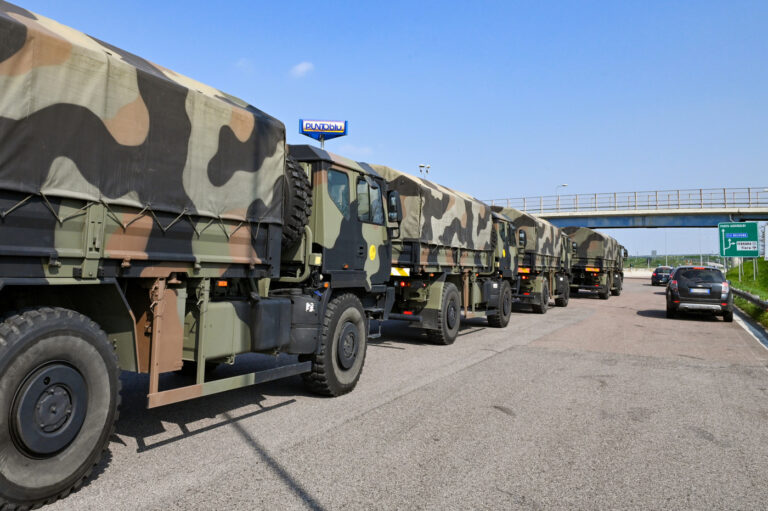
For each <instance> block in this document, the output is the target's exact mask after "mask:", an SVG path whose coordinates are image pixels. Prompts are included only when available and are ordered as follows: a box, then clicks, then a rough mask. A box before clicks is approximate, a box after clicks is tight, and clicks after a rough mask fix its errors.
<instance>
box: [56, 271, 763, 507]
mask: <svg viewBox="0 0 768 511" xmlns="http://www.w3.org/2000/svg"><path fill="white" fill-rule="evenodd" d="M385 334H386V335H385V336H384V338H382V339H379V340H376V341H375V342H374V343H373V344H371V345H370V347H369V349H368V358H367V360H366V364H365V369H364V371H363V376H362V378H361V380H360V383H359V385H358V387H357V389H356V390H355V391H354V392H352V393H351V394H349V395H346V396H343V397H341V398H336V399H323V398H318V397H314V396H312V395H310V394H307V393H306V392H305V391H304V390H303V388H302V386H301V381H300V379H298V378H292V379H288V380H282V381H280V382H275V383H271V384H267V385H261V386H257V387H251V388H248V389H241V390H237V391H232V392H229V393H224V394H220V395H218V396H211V397H208V398H203V399H200V400H197V401H191V402H186V403H180V404H176V405H171V406H168V407H164V408H160V409H155V410H145V409H144V400H143V395H144V393H145V392H146V383H147V381H146V378H145V377H142V376H137V375H124V376H123V387H124V389H123V410H122V413H121V418H120V421H119V423H118V427H117V435H116V436H115V437H114V438H113V441H112V443H111V444H110V452H109V455H108V456H107V458H106V460H105V462H104V463H102V464H101V465H100V466H99V467H98V470H97V474H96V477H95V478H94V479H92V480H91V481H90V482H89V483H88V484H87V485H86V486H84V487H83V488H82V489H81V490H80V491H78V492H76V493H74V494H72V495H71V496H69V497H68V498H66V499H64V500H61V501H59V502H57V503H55V504H53V505H52V506H49V508H50V509H78V510H82V509H131V510H132V509H184V510H188V509H213V508H220V509H249V510H250V509H270V510H272V509H304V508H313V509H355V510H357V509H371V508H373V509H715V508H716V509H724V508H728V509H765V508H766V506H768V483H767V482H766V475H768V369H766V366H767V365H768V349H766V348H764V347H762V346H761V345H760V344H758V342H757V341H756V340H755V339H754V338H753V337H751V335H750V334H749V333H747V332H746V331H745V330H744V329H743V328H741V327H740V326H739V325H738V324H737V323H731V324H726V323H724V322H722V320H721V319H719V318H717V319H716V318H684V319H675V320H667V319H665V318H664V296H663V293H662V288H654V287H650V286H649V285H648V284H647V281H645V280H642V281H640V280H634V281H633V280H628V281H627V283H626V287H625V292H624V293H623V294H622V295H621V296H620V297H611V299H610V300H608V301H602V300H598V299H597V298H595V297H585V298H578V299H572V300H571V303H570V305H569V306H568V307H567V308H553V309H550V311H549V312H548V313H547V314H546V315H545V316H541V315H535V314H531V313H527V312H520V313H516V314H514V315H513V317H512V321H511V322H510V326H509V327H507V328H506V329H503V330H498V329H493V328H487V327H485V326H484V325H483V322H482V321H475V320H471V321H470V322H469V324H467V325H465V328H464V329H463V330H462V332H461V336H460V337H459V339H458V340H457V341H456V343H455V344H454V345H452V346H443V347H441V346H433V345H429V344H426V343H425V342H423V337H422V336H421V335H420V334H419V333H418V331H416V330H413V329H410V328H407V327H405V326H404V325H403V324H396V323H395V324H392V325H388V326H387V328H386V330H385ZM261 360H262V359H261V358H256V357H250V359H249V360H248V361H246V362H249V363H251V364H253V363H258V362H260V361H261ZM267 363H269V364H272V363H273V362H272V361H271V360H267ZM240 365H242V364H240ZM227 370H232V369H231V368H225V370H224V372H226V371H227Z"/></svg>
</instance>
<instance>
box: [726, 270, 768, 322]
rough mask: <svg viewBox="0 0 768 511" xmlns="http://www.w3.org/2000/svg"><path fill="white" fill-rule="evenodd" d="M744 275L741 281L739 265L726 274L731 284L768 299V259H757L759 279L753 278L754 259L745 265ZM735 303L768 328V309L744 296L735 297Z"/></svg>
mask: <svg viewBox="0 0 768 511" xmlns="http://www.w3.org/2000/svg"><path fill="white" fill-rule="evenodd" d="M743 266H744V267H743V269H742V271H743V275H742V277H741V282H739V267H738V266H737V267H735V268H731V269H730V270H728V273H727V274H726V278H727V279H728V280H730V281H731V285H733V287H735V288H737V289H741V290H742V291H746V292H747V293H752V294H753V295H757V296H759V297H760V298H762V299H763V300H768V261H764V260H762V259H758V260H757V279H756V280H752V274H753V273H752V261H748V262H746V263H744V265H743ZM733 303H734V305H736V306H737V307H738V308H739V309H741V310H743V311H744V312H745V313H747V314H749V316H750V317H751V318H752V319H754V320H755V321H757V322H758V323H760V324H761V325H763V326H764V327H766V328H768V311H765V310H763V309H761V308H760V307H758V306H757V305H754V304H752V303H750V302H748V301H747V300H745V299H744V298H740V297H738V296H734V297H733Z"/></svg>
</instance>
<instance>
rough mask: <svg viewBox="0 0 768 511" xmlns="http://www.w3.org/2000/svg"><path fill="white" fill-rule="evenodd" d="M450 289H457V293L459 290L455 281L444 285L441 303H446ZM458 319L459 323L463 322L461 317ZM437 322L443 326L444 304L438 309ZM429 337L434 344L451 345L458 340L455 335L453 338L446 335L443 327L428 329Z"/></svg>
mask: <svg viewBox="0 0 768 511" xmlns="http://www.w3.org/2000/svg"><path fill="white" fill-rule="evenodd" d="M450 289H455V290H456V292H457V293H458V291H459V290H458V288H457V287H456V286H455V285H454V284H453V283H451V282H446V283H445V284H444V285H443V293H442V297H441V298H440V303H441V305H442V304H444V303H446V295H447V294H448V292H449V290H450ZM459 299H461V295H459ZM459 307H461V304H459ZM459 316H461V311H459ZM458 321H459V324H461V317H459V318H458ZM437 324H438V325H441V326H442V324H443V307H442V306H441V307H440V309H439V310H438V311H437ZM459 328H461V327H459ZM427 339H429V342H431V343H432V344H437V345H440V346H449V345H451V344H453V343H454V342H455V341H456V338H455V337H454V338H453V339H450V338H448V336H446V335H445V332H443V329H442V328H439V329H438V330H427Z"/></svg>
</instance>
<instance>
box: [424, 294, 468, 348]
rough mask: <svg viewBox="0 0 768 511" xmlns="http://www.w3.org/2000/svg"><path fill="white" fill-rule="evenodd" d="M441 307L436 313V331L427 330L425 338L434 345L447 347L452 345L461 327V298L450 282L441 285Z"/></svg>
mask: <svg viewBox="0 0 768 511" xmlns="http://www.w3.org/2000/svg"><path fill="white" fill-rule="evenodd" d="M440 302H441V307H440V310H439V311H438V312H437V324H438V325H439V329H438V330H427V337H428V338H429V340H430V342H432V343H434V344H441V345H443V346H447V345H449V344H453V342H454V341H455V340H456V336H458V335H459V327H460V326H461V297H460V296H459V290H458V289H456V286H455V285H454V284H453V283H451V282H446V283H445V284H444V285H443V295H442V299H441V300H440Z"/></svg>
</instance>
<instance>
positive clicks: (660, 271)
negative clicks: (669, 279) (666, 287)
mask: <svg viewBox="0 0 768 511" xmlns="http://www.w3.org/2000/svg"><path fill="white" fill-rule="evenodd" d="M655 271H656V273H663V274H665V275H666V274H668V273H669V272H671V271H672V268H656V270H655Z"/></svg>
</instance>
